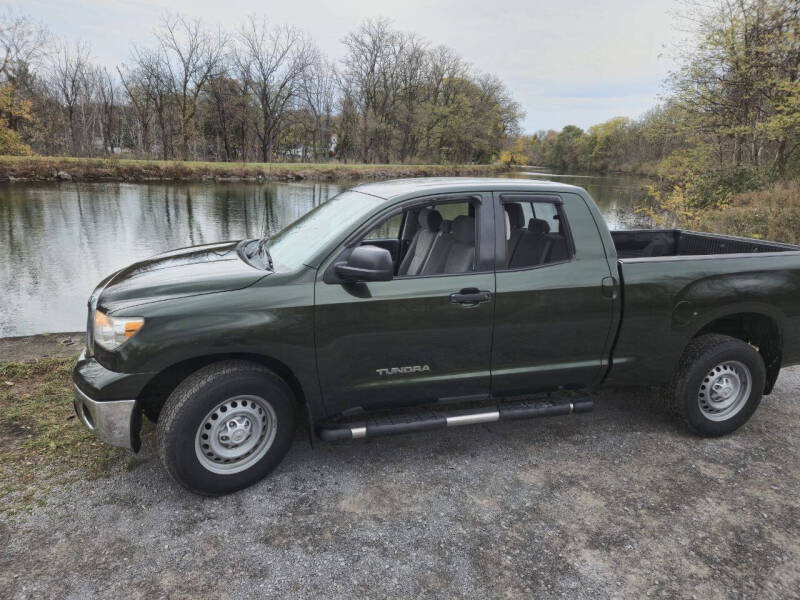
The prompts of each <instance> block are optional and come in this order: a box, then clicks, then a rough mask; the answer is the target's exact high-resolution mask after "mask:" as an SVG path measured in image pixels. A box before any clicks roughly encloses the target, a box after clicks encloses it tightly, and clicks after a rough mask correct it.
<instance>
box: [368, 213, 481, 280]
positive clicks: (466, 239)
mask: <svg viewBox="0 0 800 600" xmlns="http://www.w3.org/2000/svg"><path fill="white" fill-rule="evenodd" d="M476 213H477V206H476V205H475V204H474V203H473V202H472V201H470V200H464V201H462V202H453V201H448V202H441V203H437V202H431V203H430V204H428V205H425V206H414V207H413V208H408V209H406V210H405V211H403V212H402V213H399V214H397V215H394V216H392V217H390V218H389V219H388V220H386V221H384V222H383V223H380V224H379V225H377V226H376V227H375V228H373V229H372V230H371V231H370V232H368V233H367V234H366V235H365V236H364V238H363V241H362V242H361V243H362V244H369V243H370V240H380V239H386V238H387V237H388V238H391V237H394V236H393V235H392V232H394V231H395V227H396V228H397V235H399V236H400V238H401V239H400V244H401V246H400V248H401V250H400V253H399V255H398V257H397V260H396V267H395V276H396V277H420V276H426V275H452V274H457V273H469V272H472V271H474V270H475V259H476V256H477V254H476V239H477V235H476V228H477V219H476V217H475V215H476ZM401 223H405V225H403V227H402V229H403V230H402V232H400V231H399V228H400V224H401ZM387 234H388V235H387Z"/></svg>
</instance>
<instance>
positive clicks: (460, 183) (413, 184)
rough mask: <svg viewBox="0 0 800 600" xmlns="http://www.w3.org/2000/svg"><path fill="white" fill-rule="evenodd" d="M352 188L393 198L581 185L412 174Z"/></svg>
mask: <svg viewBox="0 0 800 600" xmlns="http://www.w3.org/2000/svg"><path fill="white" fill-rule="evenodd" d="M353 189H354V190H356V191H358V192H361V193H363V194H369V195H371V196H377V197H378V198H384V199H386V200H393V199H396V198H399V197H401V196H406V197H412V196H417V195H422V194H449V193H461V192H481V191H504V190H507V191H520V190H522V191H529V192H531V191H536V192H556V191H563V192H573V193H580V192H581V191H582V190H581V188H579V187H577V186H574V185H569V184H567V183H559V182H555V181H544V180H539V179H512V178H506V177H416V178H409V179H392V180H389V181H380V182H374V183H364V184H361V185H359V186H357V187H355V188H353Z"/></svg>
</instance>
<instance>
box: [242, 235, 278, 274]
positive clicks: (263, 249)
mask: <svg viewBox="0 0 800 600" xmlns="http://www.w3.org/2000/svg"><path fill="white" fill-rule="evenodd" d="M267 242H269V237H268V236H265V237H263V238H261V239H260V240H258V243H256V247H255V248H254V249H253V250H252V251H251V252H248V253H247V258H253V257H254V256H255V255H256V254H261V255H262V256H263V257H264V259H265V260H266V263H267V267H268V268H269V270H270V271H274V270H275V266H274V264H273V262H272V255H271V254H270V253H269V250H267Z"/></svg>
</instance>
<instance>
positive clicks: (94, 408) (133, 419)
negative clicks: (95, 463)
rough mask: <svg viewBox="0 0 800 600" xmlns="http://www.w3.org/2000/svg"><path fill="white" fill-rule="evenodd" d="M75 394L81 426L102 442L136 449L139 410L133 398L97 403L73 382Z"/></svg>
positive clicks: (140, 420) (138, 445) (138, 441)
mask: <svg viewBox="0 0 800 600" xmlns="http://www.w3.org/2000/svg"><path fill="white" fill-rule="evenodd" d="M72 388H73V391H74V393H75V399H74V400H73V405H74V407H75V413H76V414H77V415H78V418H79V419H80V420H81V421H82V422H83V424H84V425H86V427H87V428H88V429H89V431H91V432H92V433H94V434H95V435H96V436H97V437H98V438H99V439H101V440H102V441H104V442H106V443H108V444H111V445H112V446H120V447H122V448H129V449H130V450H133V451H134V452H138V451H139V448H140V447H141V445H142V442H141V439H140V438H139V430H140V429H141V427H142V411H141V410H139V408H138V407H137V406H136V400H106V401H104V402H97V401H96V400H92V399H91V398H90V397H89V396H87V395H86V394H85V393H83V392H82V391H81V389H80V388H79V387H78V386H77V385H75V384H74V383H73V384H72Z"/></svg>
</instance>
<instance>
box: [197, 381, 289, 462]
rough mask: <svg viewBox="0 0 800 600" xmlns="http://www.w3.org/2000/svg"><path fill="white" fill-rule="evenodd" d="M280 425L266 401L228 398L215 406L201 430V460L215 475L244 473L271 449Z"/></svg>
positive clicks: (198, 438) (245, 397)
mask: <svg viewBox="0 0 800 600" xmlns="http://www.w3.org/2000/svg"><path fill="white" fill-rule="evenodd" d="M277 424H278V418H277V416H276V415H275V409H273V408H272V405H271V404H270V403H269V402H267V401H266V400H265V399H264V398H261V397H259V396H235V397H233V398H228V399H227V400H225V401H224V402H221V403H220V404H218V405H217V406H216V407H214V409H213V410H212V411H211V412H209V413H208V414H207V415H206V416H205V418H204V419H203V420H202V421H201V423H200V426H199V427H198V428H197V434H196V435H195V444H194V448H195V453H196V454H197V459H198V460H199V461H200V464H201V465H203V467H205V468H206V469H208V470H209V471H211V472H212V473H217V474H220V475H231V474H233V473H241V472H242V471H244V470H246V469H248V468H250V467H251V466H253V465H254V464H255V463H257V462H258V461H259V460H261V458H262V457H263V456H264V455H265V454H266V453H267V451H268V450H269V449H270V447H271V446H272V443H273V442H274V441H275V434H276V432H277Z"/></svg>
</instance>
